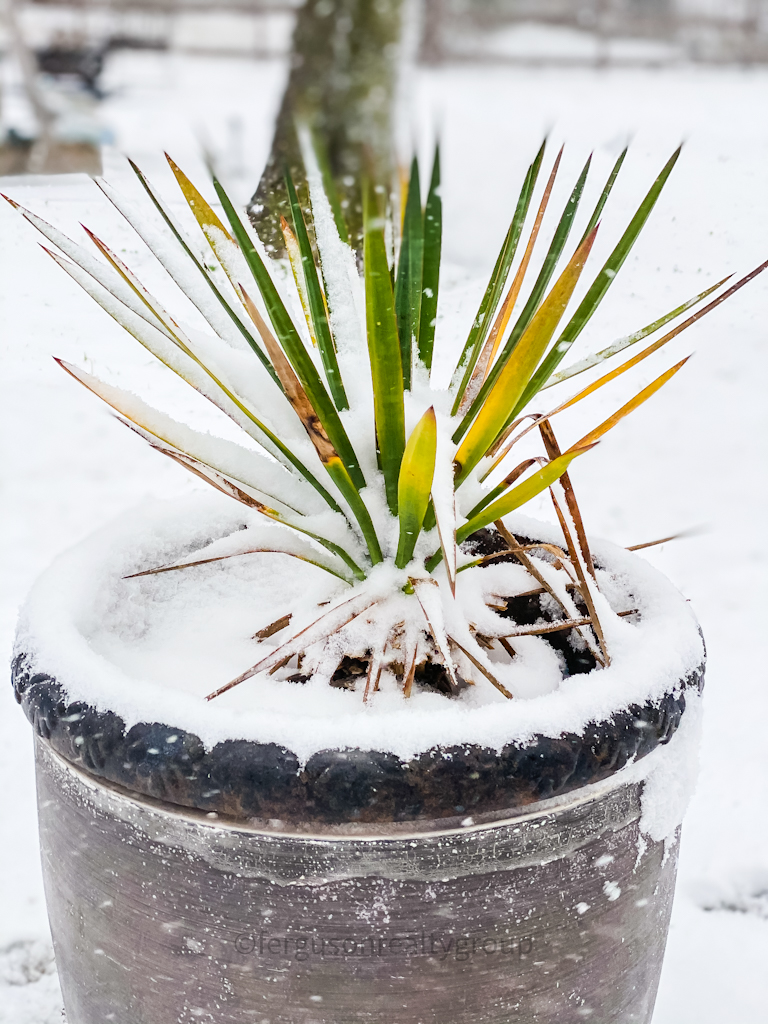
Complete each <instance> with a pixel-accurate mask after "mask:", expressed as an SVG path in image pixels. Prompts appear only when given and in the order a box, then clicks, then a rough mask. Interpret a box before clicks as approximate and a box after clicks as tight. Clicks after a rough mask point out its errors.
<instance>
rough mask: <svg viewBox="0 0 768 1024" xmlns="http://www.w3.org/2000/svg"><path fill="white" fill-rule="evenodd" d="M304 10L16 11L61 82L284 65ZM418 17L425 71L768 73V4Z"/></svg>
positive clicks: (509, 7) (439, 10)
mask: <svg viewBox="0 0 768 1024" xmlns="http://www.w3.org/2000/svg"><path fill="white" fill-rule="evenodd" d="M11 2H13V0H11ZM371 2H373V0H371ZM300 3H301V0H15V5H16V8H17V12H18V19H19V22H20V24H21V25H22V27H23V31H24V34H25V37H26V38H27V39H28V41H29V44H30V46H31V47H32V48H34V49H36V50H38V51H45V50H51V51H52V53H51V54H50V56H49V57H48V63H49V70H51V71H52V72H53V73H55V68H54V66H55V63H56V60H57V55H56V51H57V49H58V50H62V49H65V50H66V49H70V50H71V49H73V48H77V47H80V48H81V49H84V50H88V51H89V52H90V53H91V54H92V59H93V54H97V53H101V54H104V53H105V52H107V51H108V50H110V49H117V48H120V47H145V48H146V47H151V48H157V49H170V50H179V51H183V52H195V51H197V52H206V53H231V54H248V55H252V56H255V57H274V56H281V55H283V54H285V53H286V52H287V51H288V49H289V47H290V40H291V31H292V26H293V18H294V11H295V9H296V7H297V6H299V5H300ZM414 6H415V9H416V10H417V17H418V22H419V31H420V33H421V46H420V55H421V59H422V61H423V62H424V63H427V64H441V63H444V62H447V61H457V60H459V61H469V60H483V61H489V60H492V61H504V62H514V63H527V64H544V63H550V64H551V63H555V64H566V65H568V64H571V65H573V64H598V65H600V64H622V65H627V64H637V65H651V66H653V65H663V64H671V63H677V62H683V61H703V62H710V63H753V62H764V61H768V0H420V2H417V3H415V5H414ZM59 57H60V55H59ZM43 60H45V54H43Z"/></svg>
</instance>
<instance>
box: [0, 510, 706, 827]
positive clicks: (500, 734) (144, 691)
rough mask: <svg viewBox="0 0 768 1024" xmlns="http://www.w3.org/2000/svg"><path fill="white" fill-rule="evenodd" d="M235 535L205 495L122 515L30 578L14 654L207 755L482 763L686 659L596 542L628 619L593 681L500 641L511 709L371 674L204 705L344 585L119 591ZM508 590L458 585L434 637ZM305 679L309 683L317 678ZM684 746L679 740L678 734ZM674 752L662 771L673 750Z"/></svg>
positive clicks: (254, 581) (76, 694)
mask: <svg viewBox="0 0 768 1024" xmlns="http://www.w3.org/2000/svg"><path fill="white" fill-rule="evenodd" d="M243 524H244V518H243V510H242V509H241V508H238V507H237V506H234V504H233V503H231V502H229V501H228V500H226V499H224V498H220V497H219V496H217V495H208V494H205V495H202V494H201V495H199V496H198V495H195V496H194V497H193V498H189V497H187V498H185V499H183V500H181V501H178V500H177V501H172V502H153V503H151V504H148V505H146V506H144V507H141V508H139V509H137V510H135V511H133V512H131V513H129V514H127V515H125V516H123V517H121V518H120V519H118V520H117V521H116V522H115V523H113V524H112V525H110V526H108V527H106V528H105V529H103V530H101V531H100V532H98V533H96V534H95V535H93V536H92V537H91V538H89V539H88V540H86V541H85V542H83V543H81V544H80V545H78V546H77V547H75V548H73V549H71V550H70V551H68V552H66V553H65V554H63V555H61V556H60V557H59V558H58V559H57V560H56V562H54V564H53V565H52V566H51V567H50V569H48V571H47V572H46V573H45V574H44V575H43V577H42V578H41V579H40V580H39V582H38V583H37V585H36V586H35V587H34V589H33V591H32V593H31V594H30V596H29V599H28V601H27V603H26V605H25V607H24V610H23V612H22V616H21V620H20V624H19V631H18V638H17V648H18V649H19V650H24V651H27V652H31V653H32V654H33V657H34V663H35V666H36V668H37V669H38V670H40V671H47V672H49V673H51V674H52V675H55V676H56V677H57V678H58V679H59V681H60V682H61V683H62V684H63V685H64V686H65V687H66V689H67V691H68V693H69V695H70V698H71V699H72V700H76V699H79V700H86V701H88V702H90V703H92V704H94V705H95V706H97V707H99V708H101V709H106V708H109V709H111V710H113V711H115V712H116V713H118V714H119V715H121V716H122V717H123V718H124V719H125V721H126V726H127V727H130V726H131V725H133V724H135V723H136V722H139V721H146V720H152V721H160V722H165V723H167V724H172V725H174V726H176V727H178V728H180V729H186V730H189V731H191V732H194V733H196V734H197V735H199V736H200V737H201V739H202V740H203V742H204V743H205V744H206V745H208V746H212V745H214V744H215V743H217V742H219V741H220V740H223V739H225V738H230V737H237V738H242V739H251V740H255V741H261V742H277V743H280V744H283V745H285V746H286V747H288V748H290V749H292V750H294V751H295V752H296V754H297V755H298V756H299V757H300V758H301V759H307V758H308V757H310V756H311V755H312V754H313V753H314V752H315V751H317V750H320V749H324V748H328V747H331V748H344V747H358V748H362V749H378V750H387V751H392V752H393V753H396V754H398V755H399V756H401V757H404V758H408V757H412V756H414V755H415V754H417V753H419V752H421V751H424V750H428V749H430V748H431V747H433V746H436V745H444V746H449V745H453V744H460V743H479V744H484V745H486V746H489V747H492V748H496V749H499V748H501V747H502V746H503V745H504V744H506V743H509V742H511V741H517V742H526V741H528V740H529V739H530V738H531V737H533V736H534V735H536V734H544V735H548V736H557V735H560V734H561V733H563V732H565V731H574V732H579V731H580V730H581V729H583V727H584V726H585V725H586V724H587V723H588V722H589V721H593V720H601V719H604V718H607V717H609V716H610V715H611V714H613V713H614V712H616V711H618V710H620V709H621V708H624V707H626V706H627V705H628V704H631V703H640V704H642V703H644V702H645V701H646V700H648V699H651V700H652V699H654V698H657V697H660V696H661V695H662V694H664V693H665V692H667V691H668V690H669V689H670V688H672V687H674V686H675V684H676V683H677V682H678V681H679V680H680V679H681V678H682V677H683V676H685V675H686V674H687V673H688V672H690V671H691V670H692V669H694V668H695V667H696V666H697V665H698V664H699V663H700V661H701V658H702V655H703V646H702V642H701V638H700V636H699V632H698V628H697V625H696V621H695V619H694V617H693V615H692V613H691V611H690V608H689V606H688V605H687V603H686V602H685V601H684V600H683V599H682V598H681V596H680V595H679V593H678V592H677V591H676V590H675V588H674V587H673V586H672V585H671V584H670V583H669V582H668V581H667V580H666V579H665V578H664V577H663V576H662V575H661V574H660V573H658V572H657V571H656V570H654V569H652V568H651V567H650V566H649V565H648V564H647V563H645V562H644V561H643V560H642V559H641V558H639V557H638V556H636V555H632V554H629V553H628V552H626V551H624V550H622V549H621V548H618V547H616V546H614V545H612V544H607V543H605V542H596V543H595V545H594V550H595V554H596V557H597V558H598V559H599V560H600V562H601V563H602V564H605V565H610V573H609V572H608V571H603V572H602V573H601V577H602V579H601V582H603V583H604V590H605V592H606V593H607V595H608V599H610V600H612V601H617V600H619V599H620V598H621V597H622V595H623V601H624V604H626V603H627V602H631V605H632V606H633V607H638V608H639V611H640V617H639V620H638V621H636V622H635V621H633V622H632V623H630V622H629V621H628V620H615V621H614V622H613V624H612V628H611V629H610V630H609V640H610V644H611V651H612V655H613V663H612V665H611V667H610V668H608V669H604V670H595V671H593V672H591V673H588V674H583V675H576V676H571V677H568V678H566V679H563V680H561V678H560V666H559V662H558V661H557V657H556V654H555V652H554V651H553V650H552V649H551V648H550V647H549V645H547V644H545V643H543V642H542V641H540V640H537V639H536V638H534V637H527V638H523V639H525V641H526V642H525V643H524V644H521V643H520V641H519V640H516V641H515V644H516V646H517V647H518V649H519V655H518V657H516V658H515V659H514V660H513V661H511V662H509V663H508V664H506V665H505V664H502V663H501V662H493V663H492V668H493V671H494V672H495V673H496V674H497V675H498V676H499V677H500V678H501V679H502V681H503V682H504V683H505V685H507V686H508V687H509V688H510V689H511V691H512V692H513V694H514V695H515V699H513V700H506V699H505V698H504V697H503V696H501V694H499V693H498V691H497V690H496V689H494V687H493V686H491V684H490V683H487V682H486V681H485V680H484V679H482V678H481V677H479V679H478V682H477V684H476V685H475V686H472V687H470V688H469V689H468V690H465V691H463V693H462V695H461V697H460V698H458V699H454V700H449V699H446V698H445V697H443V696H441V695H439V694H436V693H431V692H425V691H421V692H414V695H413V696H412V697H411V698H410V700H408V701H406V700H405V699H404V698H403V696H402V694H401V692H400V690H399V689H398V687H397V686H396V684H395V681H394V679H393V678H390V679H389V680H388V679H387V678H386V674H385V676H384V677H383V679H382V687H381V691H380V692H379V693H377V695H376V698H375V700H374V701H373V702H372V703H371V704H369V705H364V704H363V702H362V699H361V695H360V693H359V692H357V693H355V692H349V691H344V690H338V689H332V688H330V687H329V686H327V685H326V683H325V682H324V681H323V679H322V678H315V679H313V680H311V681H310V682H309V683H307V684H305V685H296V684H293V683H289V682H287V681H285V680H284V679H281V678H278V677H277V676H268V675H267V676H264V675H260V676H256V677H254V678H253V679H250V680H248V681H247V682H245V683H243V684H242V685H240V686H238V687H236V688H234V689H233V690H231V691H230V692H229V693H227V694H225V695H224V696H223V697H221V698H218V699H217V700H215V701H213V702H211V703H207V702H206V701H205V700H204V697H205V695H206V694H208V693H209V692H211V691H212V690H214V689H216V688H218V687H219V686H221V685H222V684H223V683H225V682H227V681H228V680H229V679H231V678H233V677H235V676H236V675H239V674H240V673H241V672H242V671H244V670H245V669H247V668H248V667H249V666H250V665H252V664H255V663H256V662H257V661H258V660H259V659H260V658H261V657H263V656H264V655H265V654H267V653H269V650H270V647H269V644H273V645H274V646H276V645H277V642H278V641H279V640H280V634H277V635H276V636H275V637H274V638H272V639H271V640H270V641H269V642H268V643H265V644H257V643H256V642H255V641H254V640H252V639H251V638H252V636H253V634H254V633H255V632H256V630H258V629H260V628H262V627H263V626H265V625H266V624H268V623H270V622H272V621H274V620H275V619H277V618H279V617H281V616H282V615H285V614H288V613H289V612H290V613H293V614H294V621H293V622H292V624H291V625H292V631H293V630H294V628H295V629H296V630H297V629H298V628H300V627H302V626H304V625H309V624H310V623H311V622H312V621H314V620H315V619H316V618H318V617H319V616H320V614H322V609H321V608H318V607H317V606H318V605H319V604H320V603H321V602H325V601H328V600H332V599H335V598H337V597H339V598H342V599H343V598H344V596H345V594H347V593H349V591H348V589H347V586H346V584H344V583H342V582H341V581H339V580H336V579H335V578H333V577H331V576H329V575H328V574H327V573H325V572H323V571H322V570H321V569H318V568H316V567H314V566H311V565H307V564H305V563H302V562H299V561H297V560H295V559H292V558H288V557H286V556H284V555H281V554H274V555H270V554H263V555H262V554H255V555H247V556H243V557H239V558H230V559H227V560H225V561H222V562H217V563H213V564H211V565H206V566H200V567H198V568H194V569H187V570H184V571H182V572H172V573H164V574H161V575H155V576H147V577H142V578H139V579H124V578H123V577H125V576H126V575H128V574H129V573H132V572H137V571H141V570H143V569H146V568H148V567H151V566H156V565H162V564H168V563H171V562H173V561H175V560H177V559H180V558H185V557H187V556H188V555H189V554H190V553H192V552H196V551H198V550H200V549H201V548H205V547H207V546H208V545H210V544H212V543H213V542H216V541H219V540H220V539H221V538H225V537H227V536H229V535H230V534H232V533H233V532H235V531H237V530H240V531H242V526H243ZM510 526H511V528H512V529H513V530H515V531H517V532H519V533H521V534H523V535H525V534H526V533H527V534H528V535H531V533H535V534H537V535H539V536H540V537H541V538H542V539H552V540H555V539H556V536H557V528H556V527H553V526H549V525H547V524H544V523H536V522H535V521H532V520H529V519H527V518H525V517H522V516H518V517H510ZM224 547H225V548H226V547H227V545H224ZM213 550H215V549H213ZM396 576H397V579H396V578H395V577H396ZM399 580H400V577H399V576H398V575H397V573H395V574H394V575H393V574H392V572H391V571H388V569H387V566H381V567H379V568H378V569H377V570H376V571H375V572H374V573H373V574H372V575H371V577H370V579H369V580H368V582H367V583H366V585H365V586H366V587H369V588H371V590H372V593H373V592H374V591H376V592H377V593H378V591H381V593H382V594H383V593H385V592H387V593H394V592H396V589H397V586H399V582H398V581H399ZM400 582H402V581H400ZM521 585H522V586H524V587H525V586H526V585H528V584H527V583H526V582H525V581H524V579H523V578H522V577H521V575H520V572H519V567H517V566H495V567H490V568H488V569H470V570H467V571H466V572H462V573H460V574H459V587H458V598H457V607H456V609H455V612H456V614H455V618H456V621H455V622H452V621H450V619H451V615H448V616H447V620H448V621H447V623H446V624H447V626H448V628H449V630H454V631H458V626H459V625H460V623H461V620H462V619H463V617H464V615H466V613H467V611H468V610H469V609H474V610H475V611H477V610H478V603H482V604H483V606H484V597H485V595H486V594H487V592H488V590H489V589H490V591H491V592H496V593H499V592H506V593H513V592H515V591H519V589H520V586H521ZM630 595H631V597H630ZM388 600H392V601H395V600H397V601H401V602H407V601H413V609H411V611H412V612H413V611H414V609H416V608H418V605H417V602H416V601H415V599H414V598H409V597H407V596H406V595H404V594H401V595H400V597H399V598H395V597H391V598H388ZM459 606H460V607H461V608H462V614H458V611H459ZM448 610H449V612H450V610H451V609H450V605H449V606H448ZM486 614H487V617H488V622H487V623H486V622H483V629H485V628H488V629H491V628H492V627H495V630H496V632H497V633H499V632H503V631H504V628H505V627H504V623H505V621H506V623H507V626H506V628H508V622H509V620H502V619H499V618H498V617H497V616H495V615H494V613H492V612H491V611H489V610H487V609H486ZM367 615H368V613H366V616H367ZM366 616H360V618H359V619H356V620H353V622H352V623H350V625H349V626H348V627H346V632H345V635H344V636H343V638H341V639H340V645H339V650H338V651H337V652H336V653H337V654H338V656H339V657H341V654H343V653H344V651H345V650H346V651H347V652H348V651H353V650H354V644H355V643H356V642H359V643H361V644H362V643H365V642H367V641H366V637H368V636H369V635H370V629H369V627H368V626H367V625H366V622H365V618H366ZM416 617H417V616H414V615H412V616H411V618H413V619H414V621H415V618H416ZM366 629H368V632H366ZM455 635H456V633H455ZM342 648H343V649H342ZM333 653H334V652H331V654H333ZM489 664H491V663H490V662H489ZM317 667H318V669H320V670H321V671H320V675H321V676H322V675H323V674H326V675H327V673H328V671H332V668H333V666H327V665H318V666H317ZM686 717H687V716H686ZM690 732H691V729H690V727H689V728H688V729H687V730H686V731H685V735H688V734H689V733H690ZM675 743H676V741H675V740H673V743H672V744H670V747H669V750H667V751H664V754H665V757H666V756H668V755H671V753H672V751H677V750H679V749H681V746H680V744H678V745H675ZM682 746H683V747H685V746H686V745H685V742H683V744H682ZM686 749H687V747H686ZM652 756H653V755H652ZM675 765H676V767H675V768H673V769H671V770H668V771H666V772H665V770H664V764H663V763H662V764H661V765H660V767H659V769H658V772H659V774H654V775H653V776H651V781H650V782H649V785H650V786H652V787H654V788H653V790H652V791H653V792H654V793H655V794H657V795H656V796H654V798H653V799H649V800H648V801H647V807H648V809H647V810H646V811H645V817H644V828H645V829H647V830H648V829H650V830H652V834H653V836H654V837H655V836H657V835H658V836H661V835H666V834H667V830H668V828H669V822H670V821H672V822H677V821H678V820H679V815H680V805H681V802H682V794H683V793H685V794H686V799H687V793H688V792H689V786H688V784H687V783H684V782H683V781H682V779H681V776H682V773H681V771H680V768H679V767H678V766H677V761H675ZM669 776H671V781H667V779H668V777H669ZM673 784H674V787H673ZM656 804H661V807H660V808H657V807H656Z"/></svg>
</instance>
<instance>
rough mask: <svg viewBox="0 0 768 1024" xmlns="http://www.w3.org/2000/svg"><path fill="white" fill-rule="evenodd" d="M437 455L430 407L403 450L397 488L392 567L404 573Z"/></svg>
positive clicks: (435, 436)
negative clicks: (397, 535)
mask: <svg viewBox="0 0 768 1024" xmlns="http://www.w3.org/2000/svg"><path fill="white" fill-rule="evenodd" d="M436 453H437V420H436V418H435V410H434V409H433V408H432V407H431V406H430V408H429V409H427V411H426V412H425V413H424V415H423V416H422V417H421V419H420V420H419V422H418V423H417V424H416V426H415V427H414V428H413V433H412V434H411V436H410V437H409V438H408V444H407V445H406V446H405V452H404V454H403V461H402V463H401V465H400V479H399V481H398V485H397V507H398V518H399V520H400V538H399V541H398V545H397V555H396V557H395V565H396V566H397V568H398V569H404V568H405V567H406V565H407V564H408V563H409V562H410V560H411V558H413V549H414V547H415V545H416V540H417V539H418V536H419V533H420V532H421V527H422V525H423V523H424V516H425V515H426V513H427V505H428V504H429V495H430V491H431V490H432V480H433V478H434V475H435V455H436Z"/></svg>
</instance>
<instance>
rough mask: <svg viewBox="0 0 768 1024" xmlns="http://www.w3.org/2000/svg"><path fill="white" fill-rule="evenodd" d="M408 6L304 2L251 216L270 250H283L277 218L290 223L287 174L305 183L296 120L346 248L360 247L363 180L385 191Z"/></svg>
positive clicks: (395, 1) (392, 0)
mask: <svg viewBox="0 0 768 1024" xmlns="http://www.w3.org/2000/svg"><path fill="white" fill-rule="evenodd" d="M404 5H405V0H306V2H305V4H304V6H303V7H302V8H301V10H300V11H299V13H298V17H297V21H296V28H295V31H294V36H293V50H292V55H291V71H290V77H289V79H288V85H287V87H286V90H285V94H284V96H283V101H282V105H281V107H280V113H279V114H278V118H277V126H276V129H275V135H274V138H273V140H272V151H271V153H270V157H269V161H268V163H267V166H266V168H265V170H264V173H263V175H262V177H261V181H260V182H259V186H258V188H257V190H256V193H255V195H254V196H253V198H252V199H251V202H250V204H249V207H248V213H249V216H250V218H251V220H252V222H253V224H254V226H255V227H256V228H257V230H258V232H259V235H260V236H261V238H262V239H263V241H264V243H265V245H266V246H267V248H268V249H270V250H271V251H273V252H279V253H282V252H283V251H284V246H283V239H282V234H281V232H280V223H279V222H280V214H281V213H282V214H284V215H285V216H288V213H287V209H288V207H287V199H286V192H285V184H284V173H285V169H286V167H287V168H289V169H290V171H291V174H292V175H293V177H294V179H295V180H297V181H302V180H303V177H304V174H303V167H302V161H301V157H300V154H299V146H298V139H297V135H296V129H295V121H296V118H297V116H298V117H300V118H302V119H304V120H306V121H307V122H308V124H310V125H311V127H312V129H313V131H314V134H315V137H316V138H317V139H318V141H319V142H320V144H321V146H322V147H323V148H324V150H325V153H326V155H327V160H328V164H329V169H330V172H331V174H332V176H333V178H334V181H335V183H336V187H337V189H338V193H339V198H340V202H341V207H342V210H343V213H344V219H345V221H346V224H347V231H348V234H349V241H350V243H351V244H352V245H353V246H355V247H358V248H359V247H360V246H361V232H362V200H361V195H360V176H361V174H362V173H366V174H367V175H368V176H370V177H371V178H372V179H373V180H374V181H375V182H377V183H381V184H384V185H387V186H388V185H389V182H390V177H391V174H392V168H393V157H394V143H393V106H394V97H395V85H396V73H397V63H398V52H399V42H400V34H401V28H402V11H403V8H404Z"/></svg>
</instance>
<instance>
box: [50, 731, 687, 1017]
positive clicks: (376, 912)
mask: <svg viewBox="0 0 768 1024" xmlns="http://www.w3.org/2000/svg"><path fill="white" fill-rule="evenodd" d="M36 758H37V777H38V800H39V814H40V833H41V846H42V851H43V870H44V875H45V885H46V893H47V899H48V909H49V915H50V919H51V927H52V931H53V938H54V945H55V948H56V959H57V963H58V966H59V973H60V977H61V983H62V990H63V994H64V1002H65V1006H66V1012H67V1017H68V1021H69V1024H105V1022H106V1021H115V1022H117V1024H201V1022H202V1024H362V1022H369V1024H374V1022H375V1024H438V1022H439V1024H481V1022H482V1024H511V1022H520V1024H534V1022H536V1024H538V1022H541V1024H577V1022H584V1021H591V1022H593V1024H614V1022H615V1024H648V1022H649V1021H650V1019H651V1014H652V1011H653V1003H654V1000H655V996H656V989H657V986H658V980H659V974H660V971H661V964H662V958H663V953H664V946H665V942H666V934H667V927H668V923H669V915H670V911H671V905H672V895H673V889H674V879H675V872H676V862H677V852H676V851H677V846H676V844H669V845H668V846H667V855H666V856H665V846H664V844H663V843H652V842H650V841H646V840H644V839H641V837H640V832H639V817H640V796H641V791H642V783H637V782H635V783H626V782H621V781H618V780H616V779H614V780H610V781H608V782H605V783H601V784H599V785H597V786H591V787H588V788H586V789H582V790H579V791H577V792H576V793H574V794H571V795H570V796H569V797H568V798H563V799H561V800H560V801H546V802H543V803H540V804H536V805H534V806H533V807H529V808H527V809H523V810H521V809H517V810H516V811H515V812H514V814H510V815H509V816H507V817H503V818H501V819H499V817H498V816H495V820H492V821H487V820H486V821H483V820H482V819H476V820H474V821H473V820H472V819H471V818H468V819H466V820H465V822H464V825H463V827H461V828H459V829H455V828H454V829H450V830H446V829H445V821H442V822H441V821H439V820H438V821H435V822H432V823H427V824H423V823H419V827H418V829H416V828H413V827H411V826H408V828H407V829H406V828H405V827H404V826H403V825H401V826H395V827H394V828H392V829H390V830H387V829H386V827H384V826H370V827H369V833H368V834H361V829H362V826H358V827H357V829H355V831H354V833H353V834H349V835H342V834H339V831H338V829H336V830H334V831H333V832H331V831H328V832H327V833H325V834H318V835H314V836H309V835H305V834H301V835H297V834H293V835H291V834H287V833H285V832H281V831H280V830H279V823H276V825H275V830H274V831H271V832H270V831H264V830H263V829H261V830H257V829H255V828H249V827H248V825H247V824H243V823H242V822H240V821H238V822H228V821H226V820H224V819H221V818H217V817H216V815H206V814H203V813H197V812H194V811H186V810H185V811H180V810H179V808H177V807H173V806H172V805H167V804H162V803H160V802H158V801H152V800H150V799H146V798H143V797H137V796H135V795H132V794H130V793H128V792H127V791H124V790H121V789H119V788H118V787H116V786H113V785H109V784H104V783H102V782H100V781H99V780H97V779H94V778H92V777H90V776H88V775H85V774H84V773H82V772H81V771H80V770H78V769H77V768H75V767H73V766H72V765H71V764H69V763H68V762H66V761H64V760H62V759H61V758H60V757H59V756H58V755H57V754H55V753H54V752H53V751H52V750H51V749H50V747H49V745H48V744H47V743H46V742H45V741H44V740H42V739H40V738H39V737H38V738H37V739H36Z"/></svg>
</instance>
